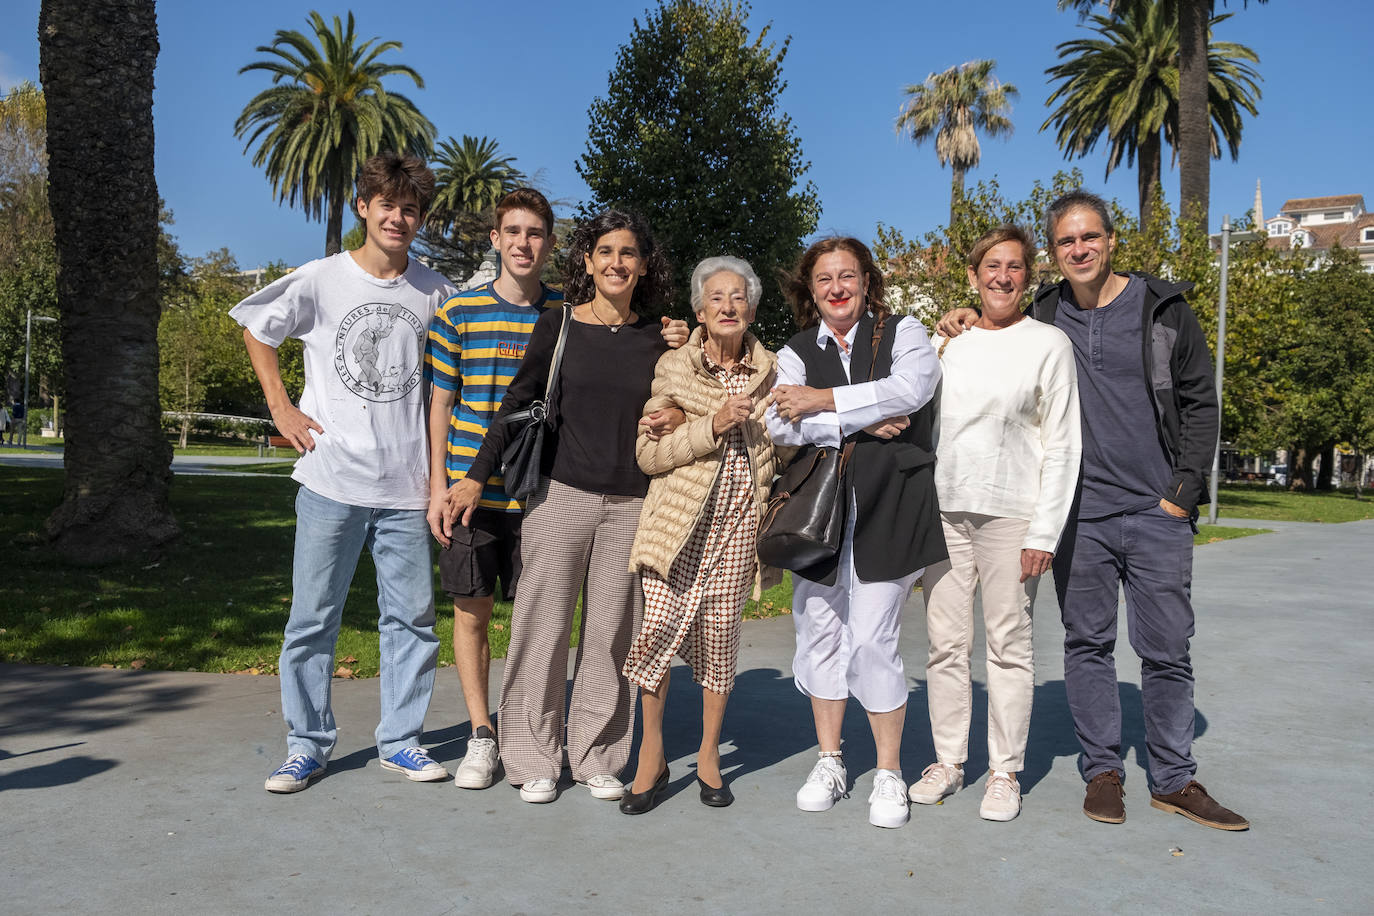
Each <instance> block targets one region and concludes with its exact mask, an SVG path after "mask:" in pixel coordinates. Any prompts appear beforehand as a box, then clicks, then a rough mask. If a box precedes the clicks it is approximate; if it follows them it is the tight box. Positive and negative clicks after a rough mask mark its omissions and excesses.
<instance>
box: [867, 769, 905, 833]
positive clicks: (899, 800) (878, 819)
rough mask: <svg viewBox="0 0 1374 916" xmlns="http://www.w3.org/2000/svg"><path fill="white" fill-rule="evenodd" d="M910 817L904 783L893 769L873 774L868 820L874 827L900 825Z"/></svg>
mask: <svg viewBox="0 0 1374 916" xmlns="http://www.w3.org/2000/svg"><path fill="white" fill-rule="evenodd" d="M910 819H911V808H910V806H909V805H908V803H907V798H906V783H904V782H902V776H901V774H900V773H898V772H896V771H894V770H879V771H878V772H877V773H875V774H874V775H873V794H871V795H869V796H868V822H869V823H870V824H872V825H873V826H874V827H900V826H902V825H903V824H905V823H906V822H907V821H909V820H910Z"/></svg>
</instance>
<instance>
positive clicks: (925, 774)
mask: <svg viewBox="0 0 1374 916" xmlns="http://www.w3.org/2000/svg"><path fill="white" fill-rule="evenodd" d="M963 787H964V770H963V767H956V766H950V765H949V764H947V763H932V764H931V765H930V766H928V767H926V768H925V769H924V770H922V771H921V779H920V781H919V782H913V783H912V784H911V800H912V801H914V802H915V803H916V804H918V805H933V804H935V803H936V802H938V801H939V800H940V799H942V798H946V797H948V796H950V795H953V794H954V793H955V792H958V791H959V790H960V789H962V788H963Z"/></svg>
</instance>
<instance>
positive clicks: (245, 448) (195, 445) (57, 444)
mask: <svg viewBox="0 0 1374 916" xmlns="http://www.w3.org/2000/svg"><path fill="white" fill-rule="evenodd" d="M6 441H8V439H7V440H6ZM167 441H168V443H170V444H171V445H172V451H173V452H174V453H175V454H177V455H182V456H192V455H194V456H209V455H213V456H218V457H226V458H255V457H257V454H258V442H257V440H253V441H248V440H245V439H229V438H226V437H224V436H191V437H190V438H189V439H188V440H187V442H186V447H185V448H178V447H177V442H178V441H179V439H178V437H177V436H176V435H168V436H167ZM64 442H65V440H63V439H57V438H52V437H48V436H29V448H31V449H32V448H49V449H50V448H58V449H60V448H62V446H63V444H64ZM10 452H13V453H15V454H21V455H22V454H23V453H24V450H23V449H22V448H20V447H19V446H18V445H13V446H10V445H5V444H3V443H0V454H6V453H10ZM271 456H272V453H271V452H268V453H267V455H266V456H265V457H267V458H270V457H271ZM276 456H277V457H278V458H294V457H295V453H294V452H293V451H292V450H291V449H289V448H279V449H277V455H276Z"/></svg>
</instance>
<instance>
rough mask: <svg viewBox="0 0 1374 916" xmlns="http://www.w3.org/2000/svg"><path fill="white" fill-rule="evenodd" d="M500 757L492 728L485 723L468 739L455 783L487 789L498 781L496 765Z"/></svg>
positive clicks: (462, 786)
mask: <svg viewBox="0 0 1374 916" xmlns="http://www.w3.org/2000/svg"><path fill="white" fill-rule="evenodd" d="M500 759H501V758H500V754H499V753H498V752H497V749H496V739H495V738H494V737H492V734H491V729H489V728H487V727H486V726H485V725H482V726H479V727H478V729H477V731H475V732H474V733H473V735H472V737H471V738H469V739H468V752H467V753H466V754H465V755H463V759H462V761H460V762H459V764H458V770H457V772H456V773H454V775H453V784H454V785H455V786H458V787H459V788H460V789H485V788H486V787H487V786H489V785H491V784H492V783H493V782H495V781H496V766H497V762H498V761H499V760H500Z"/></svg>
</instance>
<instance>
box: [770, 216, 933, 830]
mask: <svg viewBox="0 0 1374 916" xmlns="http://www.w3.org/2000/svg"><path fill="white" fill-rule="evenodd" d="M786 291H787V294H788V298H789V300H790V301H791V303H792V308H793V312H794V314H795V316H796V319H797V324H798V325H799V326H800V327H801V328H802V329H803V330H802V331H801V333H799V334H797V335H796V336H795V337H793V338H792V339H791V340H790V341H788V343H787V346H785V347H784V348H783V349H782V351H781V352H780V353H779V354H778V382H779V384H778V386H777V387H776V388H775V389H774V390H773V391H774V396H775V401H774V405H773V407H772V408H770V409H769V411H768V415H767V418H768V430H769V432H770V433H771V434H772V436H773V440H774V441H775V442H776V443H778V444H781V445H799V446H823V445H828V446H835V447H839V446H841V445H842V444H849V443H853V445H854V449H853V454H852V455H851V457H850V463H849V470H848V474H847V476H848V481H847V482H848V484H849V487H848V489H849V496H850V505H849V508H850V512H849V516H848V520H847V526H846V531H845V537H844V542H843V544H842V546H841V548H840V553H839V555H838V556H836V557H835V558H834V559H833V560H830V561H828V562H825V563H822V564H819V565H818V566H815V567H812V568H810V569H807V570H804V571H802V572H799V573H797V574H795V575H794V576H793V579H792V582H793V590H792V596H793V597H792V619H793V621H794V623H795V625H796V628H797V652H796V656H795V658H794V659H793V662H792V670H793V674H794V676H795V678H796V684H797V689H799V690H800V691H801V692H802V693H804V694H806V695H807V696H809V697H810V698H811V711H812V715H813V716H814V718H815V723H816V737H817V739H818V743H819V745H820V759H819V760H818V761H817V762H816V765H815V767H814V768H813V769H812V771H811V775H810V776H809V777H808V778H807V780H806V784H805V785H803V786H802V787H801V789H800V790H799V791H798V792H797V807H798V808H801V809H802V810H803V811H824V810H827V809H828V808H830V807H831V806H832V805H834V803H835V801H836V800H837V799H839V798H841V797H842V796H844V795H845V794H846V792H847V789H848V774H847V773H846V771H845V767H844V758H843V756H842V753H841V751H840V729H841V726H842V724H843V720H844V710H845V705H846V703H847V702H848V698H849V696H850V695H851V694H852V695H853V696H854V697H855V698H856V699H857V700H858V701H859V703H860V704H861V705H862V706H863V707H864V709H865V710H866V711H867V713H868V721H869V725H870V726H871V727H872V729H873V739H874V742H875V744H876V745H877V758H878V760H877V762H878V771H877V773H876V774H875V776H874V778H873V791H872V794H871V795H870V796H869V800H868V801H869V813H868V820H869V823H871V824H874V825H875V826H878V827H900V826H902V825H903V824H905V823H906V822H907V818H908V816H909V812H908V808H907V794H906V783H905V782H903V781H902V775H901V763H900V757H901V738H902V725H903V723H904V721H905V718H906V700H907V686H906V675H905V672H904V670H903V668H902V658H901V655H900V654H899V653H898V650H897V637H898V634H899V632H900V626H901V610H902V606H903V605H904V604H905V603H906V599H907V598H908V597H909V596H910V594H911V588H912V586H913V585H914V584H915V582H916V579H917V578H918V577H919V576H920V574H921V571H922V570H923V568H924V567H925V566H926V565H927V564H929V563H933V562H935V561H937V560H942V559H944V558H945V544H944V537H943V535H942V533H941V530H940V518H939V508H938V506H937V505H936V502H935V486H934V483H933V479H932V478H933V474H932V471H933V468H934V462H935V455H934V449H933V448H932V445H931V426H932V422H933V418H934V413H933V410H932V405H931V398H932V396H933V395H934V394H935V390H936V387H937V385H938V384H939V381H940V367H939V362H938V360H937V359H936V355H935V350H934V349H933V348H932V347H931V345H930V339H929V338H928V337H927V336H926V331H925V328H923V327H922V326H921V324H920V323H919V322H918V321H916V320H915V319H914V318H910V317H896V316H892V315H891V314H889V312H888V310H887V309H886V308H885V307H884V306H883V275H882V273H881V272H879V270H878V268H877V265H876V264H875V263H874V262H873V256H872V254H870V253H869V250H868V248H867V246H865V245H864V244H863V243H862V242H860V241H858V240H857V239H852V238H830V239H822V240H821V241H819V242H816V243H815V244H814V245H812V246H811V247H810V248H808V249H807V250H806V253H805V254H803V255H802V258H801V261H800V263H799V264H798V266H797V270H796V273H795V274H793V275H791V276H789V277H787V278H786Z"/></svg>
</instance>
